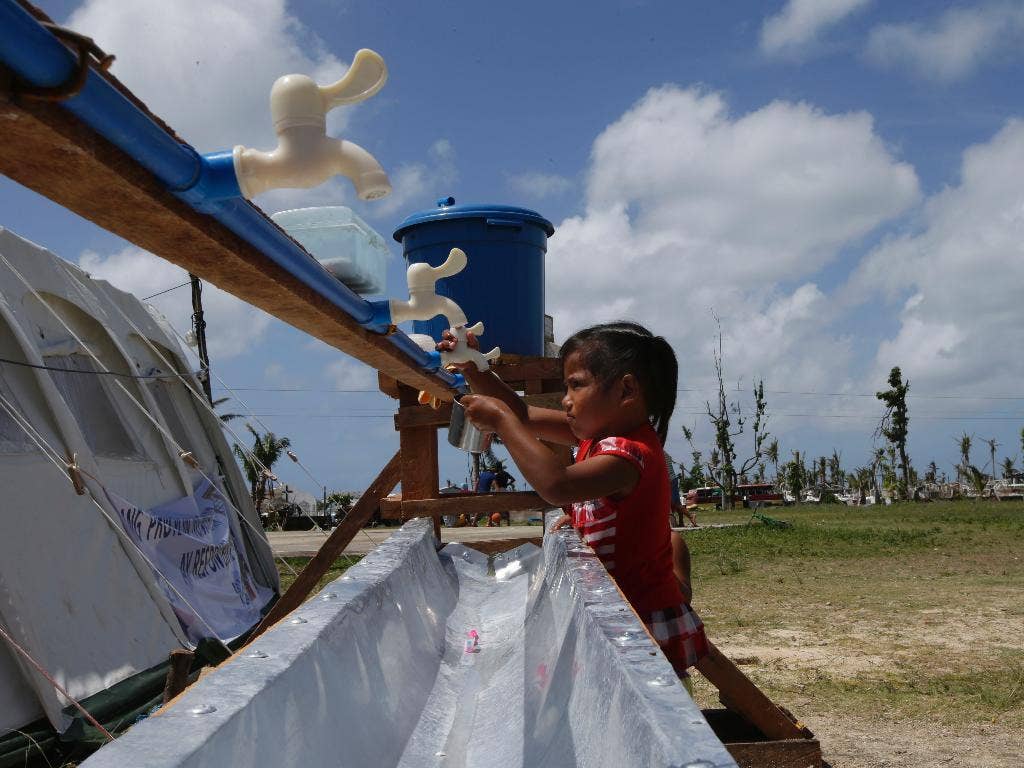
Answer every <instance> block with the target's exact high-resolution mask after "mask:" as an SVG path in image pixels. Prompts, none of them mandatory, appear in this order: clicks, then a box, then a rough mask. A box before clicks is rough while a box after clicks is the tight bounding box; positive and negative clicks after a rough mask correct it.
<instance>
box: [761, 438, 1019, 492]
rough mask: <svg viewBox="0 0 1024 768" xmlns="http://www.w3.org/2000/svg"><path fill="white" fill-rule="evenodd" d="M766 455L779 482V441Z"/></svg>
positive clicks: (770, 445)
mask: <svg viewBox="0 0 1024 768" xmlns="http://www.w3.org/2000/svg"><path fill="white" fill-rule="evenodd" d="M1021 439H1022V440H1024V437H1022V438H1021ZM764 455H765V458H767V459H768V461H770V462H771V463H772V466H773V467H774V468H775V481H776V482H778V480H779V441H778V440H772V441H771V442H770V443H768V447H767V448H766V449H765V452H764Z"/></svg>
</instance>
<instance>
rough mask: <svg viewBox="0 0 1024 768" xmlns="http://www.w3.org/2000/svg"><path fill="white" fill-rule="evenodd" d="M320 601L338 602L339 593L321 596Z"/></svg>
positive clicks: (325, 593)
mask: <svg viewBox="0 0 1024 768" xmlns="http://www.w3.org/2000/svg"><path fill="white" fill-rule="evenodd" d="M320 599H321V600H337V599H338V593H337V592H324V593H323V594H322V595H320Z"/></svg>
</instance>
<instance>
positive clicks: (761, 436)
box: [683, 317, 770, 509]
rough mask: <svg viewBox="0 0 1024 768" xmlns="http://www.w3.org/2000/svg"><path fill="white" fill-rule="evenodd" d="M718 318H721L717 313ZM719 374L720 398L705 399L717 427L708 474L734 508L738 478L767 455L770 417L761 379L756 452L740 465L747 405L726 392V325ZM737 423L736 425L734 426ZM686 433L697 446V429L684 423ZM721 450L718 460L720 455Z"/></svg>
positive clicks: (756, 403) (717, 364)
mask: <svg viewBox="0 0 1024 768" xmlns="http://www.w3.org/2000/svg"><path fill="white" fill-rule="evenodd" d="M715 320H716V321H717V320H718V318H717V317H716V318H715ZM715 376H716V377H717V378H718V402H717V404H716V407H715V408H712V407H711V403H710V402H707V403H705V405H706V407H707V413H708V419H709V420H710V421H711V426H712V427H713V428H714V430H715V450H713V451H712V453H711V457H712V462H713V463H712V462H708V465H707V466H708V470H709V472H708V474H709V476H710V478H711V480H712V482H714V484H715V485H717V486H718V487H719V488H720V489H721V493H722V508H723V509H732V507H733V495H734V493H735V489H736V478H737V477H739V476H742V475H746V474H748V473H749V472H750V470H752V469H753V468H754V467H756V466H757V465H758V464H759V463H760V462H761V460H762V458H763V457H764V456H765V441H766V440H767V439H768V436H769V434H770V433H769V432H768V430H767V429H766V428H765V427H766V425H767V422H768V417H767V416H766V415H765V412H766V410H767V404H766V402H765V399H764V381H763V380H762V381H758V382H757V384H756V385H755V386H754V423H753V426H752V430H751V431H752V433H753V440H754V444H753V449H754V450H753V454H752V455H751V456H750V457H749V458H747V459H745V460H744V461H743V462H742V463H741V464H740V465H739V466H737V465H736V443H735V439H736V438H737V437H739V436H740V435H741V434H743V428H744V425H745V424H746V422H747V418H748V417H746V416H744V415H743V408H742V406H741V405H740V404H739V403H738V402H735V403H730V402H729V401H728V398H726V396H725V375H724V373H723V370H722V329H721V325H719V329H718V351H717V352H716V353H715ZM734 425H735V428H734ZM683 436H684V437H686V440H687V442H689V443H690V447H691V448H693V449H694V450H696V447H695V446H694V445H693V432H692V431H691V430H690V429H689V428H687V427H685V426H684V427H683ZM716 453H717V460H715V459H716Z"/></svg>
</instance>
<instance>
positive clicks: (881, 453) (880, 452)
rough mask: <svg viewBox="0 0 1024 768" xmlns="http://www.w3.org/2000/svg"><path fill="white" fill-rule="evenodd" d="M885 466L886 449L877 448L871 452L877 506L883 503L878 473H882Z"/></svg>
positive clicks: (872, 482) (872, 479)
mask: <svg viewBox="0 0 1024 768" xmlns="http://www.w3.org/2000/svg"><path fill="white" fill-rule="evenodd" d="M884 466H885V449H884V448H875V450H874V451H872V452H871V485H872V489H871V490H872V491H873V492H874V494H875V504H880V503H881V501H882V492H881V491H880V490H879V488H878V486H879V482H878V473H879V471H882V468H883V467H884Z"/></svg>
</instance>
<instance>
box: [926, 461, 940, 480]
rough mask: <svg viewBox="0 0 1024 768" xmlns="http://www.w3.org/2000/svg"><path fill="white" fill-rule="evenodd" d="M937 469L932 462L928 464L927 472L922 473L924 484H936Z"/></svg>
mask: <svg viewBox="0 0 1024 768" xmlns="http://www.w3.org/2000/svg"><path fill="white" fill-rule="evenodd" d="M938 475H939V467H938V465H937V464H936V463H935V462H934V461H930V462H928V471H927V472H925V473H924V480H925V482H926V483H935V482H938Z"/></svg>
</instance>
